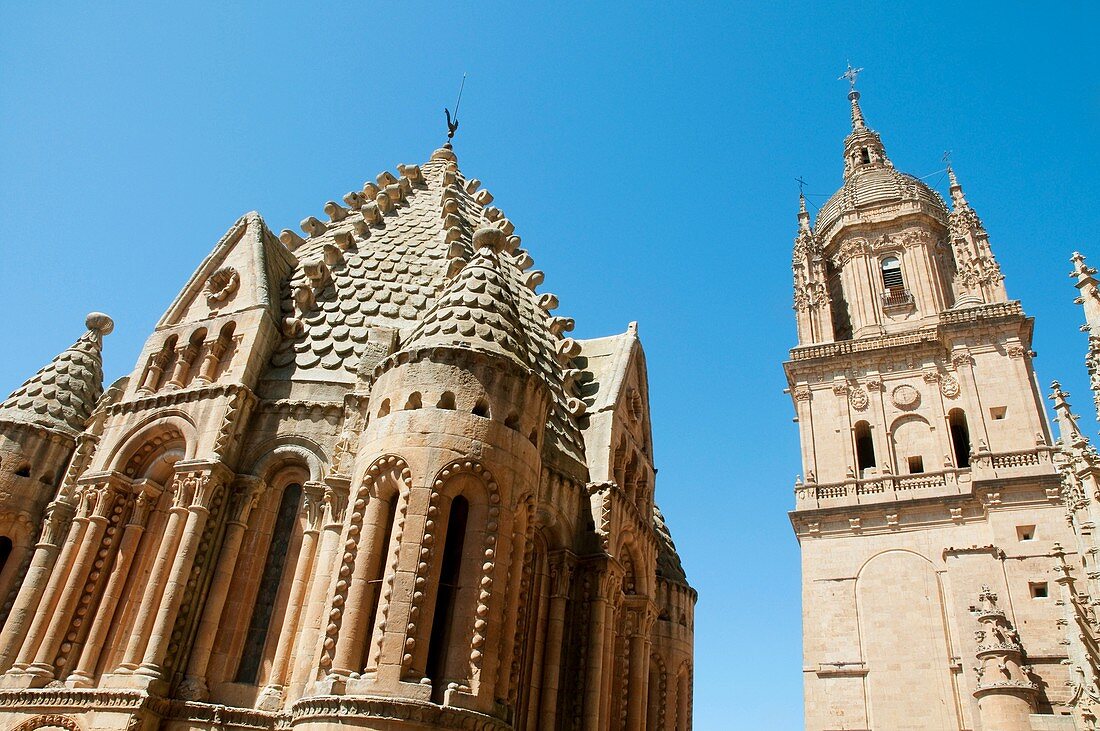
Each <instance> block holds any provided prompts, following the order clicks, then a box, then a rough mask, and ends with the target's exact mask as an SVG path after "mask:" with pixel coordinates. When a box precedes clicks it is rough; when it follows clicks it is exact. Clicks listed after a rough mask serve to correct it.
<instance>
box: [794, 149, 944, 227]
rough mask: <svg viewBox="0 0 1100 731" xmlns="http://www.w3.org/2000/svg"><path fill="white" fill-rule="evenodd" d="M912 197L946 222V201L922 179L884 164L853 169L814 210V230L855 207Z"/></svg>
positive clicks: (830, 223)
mask: <svg viewBox="0 0 1100 731" xmlns="http://www.w3.org/2000/svg"><path fill="white" fill-rule="evenodd" d="M902 200H915V201H919V202H923V203H926V204H927V205H929V206H930V207H932V208H933V209H934V210H935V211H936V212H937V213H940V217H941V218H942V221H943V222H944V223H945V224H946V222H947V204H946V203H945V202H944V200H943V198H942V197H941V196H940V194H939V193H937V192H935V191H934V190H932V189H931V188H929V187H928V186H927V185H925V184H924V183H923V182H921V181H920V180H918V179H917V178H915V177H913V176H912V175H907V174H905V173H901V172H898V171H897V170H895V169H894V168H893V167H890V166H888V165H869V166H865V167H861V168H860V169H858V170H856V171H854V172H853V173H852V174H851V175H850V176H849V177H848V179H847V180H845V181H844V185H842V186H841V187H840V190H838V191H837V192H836V193H834V194H833V196H832V197H831V198H829V200H828V201H826V202H825V205H823V206H822V207H821V210H820V211H818V212H817V220H816V222H815V224H814V230H815V231H817V232H819V233H824V232H825V231H826V230H827V229H828V228H829V227H830V226H832V225H833V224H834V223H836V222H837V221H838V220H840V217H841V216H842V215H843V214H845V213H847V212H849V211H854V210H856V209H865V208H869V207H872V206H878V205H883V204H887V203H893V202H896V201H902Z"/></svg>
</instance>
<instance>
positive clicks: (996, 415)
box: [989, 406, 1008, 421]
mask: <svg viewBox="0 0 1100 731" xmlns="http://www.w3.org/2000/svg"><path fill="white" fill-rule="evenodd" d="M1006 411H1008V407H1007V406H994V407H992V408H991V409H990V410H989V415H990V417H992V419H993V420H994V421H1000V420H1001V419H1003V418H1005V412H1006Z"/></svg>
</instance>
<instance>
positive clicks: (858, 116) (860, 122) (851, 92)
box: [837, 62, 867, 131]
mask: <svg viewBox="0 0 1100 731" xmlns="http://www.w3.org/2000/svg"><path fill="white" fill-rule="evenodd" d="M862 71H863V69H862V68H858V69H854V68H852V64H851V62H849V63H848V70H847V71H845V72H844V73H843V74H841V75H840V76H839V77H838V78H837V81H840V80H841V79H847V80H848V100H849V101H850V102H852V130H853V131H855V130H860V129H867V123H866V121H864V119H863V110H862V109H860V108H859V92H858V91H856V79H858V78H859V74H860V72H862Z"/></svg>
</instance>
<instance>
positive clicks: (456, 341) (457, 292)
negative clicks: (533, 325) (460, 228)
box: [404, 228, 539, 371]
mask: <svg viewBox="0 0 1100 731" xmlns="http://www.w3.org/2000/svg"><path fill="white" fill-rule="evenodd" d="M503 240H504V232H503V231H501V230H500V229H498V228H483V229H480V230H479V231H478V232H477V233H476V234H474V246H475V247H477V251H476V253H475V254H474V258H473V259H471V260H470V262H469V263H468V264H466V265H465V266H464V267H462V270H461V271H460V272H459V273H458V275H457V276H455V277H454V278H453V279H452V280H451V281H450V282H449V283H448V284H447V286H446V287H445V288H444V289H443V291H442V293H441V294H440V295H439V298H438V299H436V301H435V303H434V304H433V305H432V306H431V307H430V308H429V309H428V311H427V312H426V313H425V315H424V318H423V319H422V320H421V321H420V324H419V325H417V327H416V329H415V330H413V332H412V334H411V335H409V337H408V339H407V341H406V342H405V344H404V347H405V348H406V349H411V348H412V347H414V346H432V345H458V346H462V347H467V348H472V349H474V350H483V351H488V352H491V353H496V354H498V355H503V356H505V357H507V358H510V359H512V360H514V361H516V362H517V363H519V364H520V365H522V366H525V367H528V368H529V369H531V370H535V371H538V370H539V367H538V364H537V357H538V353H537V349H536V348H532V347H531V345H530V344H529V343H528V338H527V334H526V332H525V326H524V322H523V319H522V318H521V317H520V314H519V311H518V307H517V304H516V296H515V294H514V293H513V291H512V289H513V287H514V286H515V285H514V283H513V282H510V281H509V279H510V277H508V276H506V274H505V268H506V267H507V265H506V264H504V263H502V262H501V261H500V256H499V254H498V253H497V250H498V249H499V248H501V246H502V245H503Z"/></svg>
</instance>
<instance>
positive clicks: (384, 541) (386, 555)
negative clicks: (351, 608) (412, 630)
mask: <svg viewBox="0 0 1100 731" xmlns="http://www.w3.org/2000/svg"><path fill="white" fill-rule="evenodd" d="M400 499H401V496H400V495H398V494H396V493H395V494H394V495H393V496H392V497H391V498H390V505H389V510H387V511H386V518H385V522H384V523H383V524H382V538H381V540H380V541H379V542H378V549H379V551H381V556H380V557H379V558H378V566H377V568H376V569H375V570H374V576H372V577H371V578H370V594H369V596H368V598H367V603H368V606H370V615H369V616H368V617H367V625H366V628H367V631H366V635H365V636H366V640H367V646H368V647H371V646H373V638H374V624H375V622H377V621H378V605H379V604H381V603H382V582H383V580H385V578H386V567H387V566H389V562H390V539H391V538H393V523H394V520H395V519H396V518H397V501H398V500H400Z"/></svg>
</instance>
